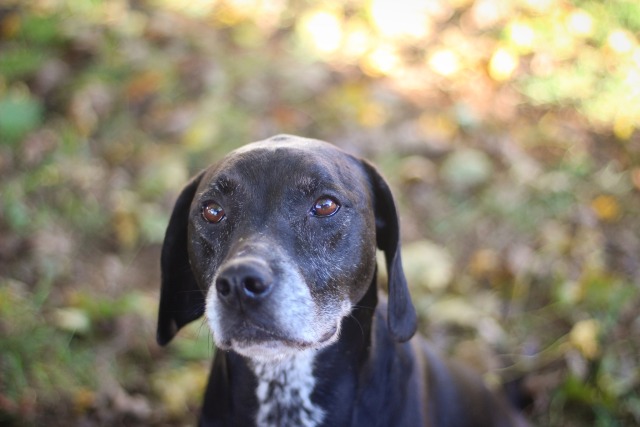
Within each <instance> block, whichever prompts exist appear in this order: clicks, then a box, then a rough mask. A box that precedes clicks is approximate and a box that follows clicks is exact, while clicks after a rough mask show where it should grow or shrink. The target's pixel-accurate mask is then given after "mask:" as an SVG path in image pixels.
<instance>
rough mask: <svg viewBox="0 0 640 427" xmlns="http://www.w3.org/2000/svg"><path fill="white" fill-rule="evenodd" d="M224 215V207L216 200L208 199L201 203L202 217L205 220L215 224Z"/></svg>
mask: <svg viewBox="0 0 640 427" xmlns="http://www.w3.org/2000/svg"><path fill="white" fill-rule="evenodd" d="M224 217H225V213H224V209H223V208H222V206H220V205H219V204H218V203H217V202H214V201H209V202H206V203H205V204H204V205H202V218H204V220H205V221H207V222H211V223H213V224H217V223H219V222H220V221H222V220H223V219H224Z"/></svg>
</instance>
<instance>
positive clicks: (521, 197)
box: [0, 0, 640, 426]
mask: <svg viewBox="0 0 640 427" xmlns="http://www.w3.org/2000/svg"><path fill="white" fill-rule="evenodd" d="M639 41H640V3H638V2H637V1H634V0H626V1H625V0H609V1H605V2H602V1H595V0H581V1H578V0H574V1H569V0H556V1H553V0H512V1H509V0H451V1H444V0H424V1H419V0H414V1H410V0H368V1H367V0H348V1H342V2H337V1H322V2H318V1H301V0H298V1H293V0H291V1H285V0H269V1H267V0H265V1H259V0H220V1H212V0H128V1H126V0H112V1H96V0H31V1H11V0H4V1H2V2H1V3H0V178H1V184H0V194H1V201H0V425H15V426H18V425H20V426H22V425H48V426H56V425H60V426H69V425H88V426H91V425H100V426H102V425H185V424H187V425H192V424H193V420H194V419H195V418H196V416H197V413H198V408H199V405H200V399H201V394H202V388H203V387H204V384H205V382H206V379H207V373H208V369H209V363H210V360H211V357H212V355H213V352H214V349H213V345H212V342H211V339H210V338H209V332H208V330H207V328H206V326H205V325H204V324H203V323H202V322H195V323H194V324H193V325H191V326H190V327H189V328H187V329H185V330H184V331H182V332H181V333H180V334H179V336H178V337H177V339H176V340H174V342H172V343H171V344H170V345H169V346H168V347H167V348H159V347H158V346H157V345H156V344H155V341H154V336H155V316H156V309H157V298H158V290H159V265H158V258H159V248H160V245H161V243H162V239H163V236H164V230H165V227H166V224H167V221H168V217H169V214H170V211H171V208H172V206H173V202H174V200H175V197H176V196H177V194H178V192H179V191H180V189H181V188H182V186H183V185H184V184H185V183H186V182H187V180H188V178H189V176H191V175H193V174H195V173H196V172H197V171H198V170H200V169H201V168H203V167H205V166H207V165H208V164H209V163H211V162H213V161H215V160H216V159H218V158H220V156H221V155H223V154H224V153H226V152H228V151H229V150H231V149H233V148H235V147H237V146H240V145H243V144H245V143H247V142H250V141H254V140H259V139H263V138H266V137H269V136H271V135H274V134H277V133H293V134H298V135H303V136H309V137H315V138H320V139H324V140H328V141H330V142H333V143H335V144H337V145H339V146H341V147H343V148H345V149H347V150H348V151H350V152H352V153H354V154H356V155H359V156H362V157H366V158H368V159H370V160H372V161H373V162H374V163H376V164H377V165H378V166H379V168H380V169H381V171H382V173H383V174H384V175H385V176H386V177H387V179H388V180H389V182H390V184H391V186H392V187H393V189H394V193H395V194H396V198H397V203H398V205H399V209H400V212H401V216H402V237H403V242H404V249H403V257H404V266H405V269H406V273H407V276H408V277H409V279H410V282H411V285H412V293H413V295H414V302H415V305H416V307H417V308H418V311H419V313H420V316H421V330H422V331H423V332H424V333H425V334H427V335H428V336H429V337H430V339H431V340H432V341H434V342H435V343H436V344H437V345H438V346H439V347H440V349H441V350H442V352H444V353H447V354H449V353H450V354H454V355H455V356H457V357H459V358H461V359H463V360H465V361H466V362H467V363H470V364H471V365H473V366H475V367H476V368H477V369H479V370H481V371H482V372H483V373H485V378H486V380H487V382H488V383H489V384H492V385H496V384H498V383H499V382H501V381H511V380H515V379H521V380H522V381H521V385H522V387H523V389H524V390H525V391H526V393H527V394H528V395H529V397H530V399H531V404H530V405H529V406H528V408H527V414H528V415H529V416H530V417H531V419H532V420H533V423H534V425H540V426H584V425H597V426H631V425H638V424H640V368H639V366H640V308H639V307H640V289H639V288H640V216H639V215H640V197H639V196H640V131H639V128H640V42H639Z"/></svg>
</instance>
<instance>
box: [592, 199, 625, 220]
mask: <svg viewBox="0 0 640 427" xmlns="http://www.w3.org/2000/svg"><path fill="white" fill-rule="evenodd" d="M591 209H593V211H594V212H595V214H596V216H597V217H598V218H599V219H600V220H602V221H608V222H612V221H616V220H617V219H618V218H619V217H620V204H619V203H618V201H617V200H616V198H615V197H613V196H609V195H606V194H601V195H600V196H598V197H596V198H595V199H593V200H592V201H591Z"/></svg>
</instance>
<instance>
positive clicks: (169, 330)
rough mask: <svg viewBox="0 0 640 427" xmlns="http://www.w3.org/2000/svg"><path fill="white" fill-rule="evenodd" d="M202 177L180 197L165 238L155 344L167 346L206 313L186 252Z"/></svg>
mask: <svg viewBox="0 0 640 427" xmlns="http://www.w3.org/2000/svg"><path fill="white" fill-rule="evenodd" d="M203 175H204V172H202V173H200V174H199V175H198V176H197V177H195V178H194V179H193V180H191V182H190V183H189V184H187V186H186V187H185V188H184V189H183V190H182V193H180V196H178V200H177V201H176V204H175V206H174V207H173V213H172V214H171V219H169V225H168V226H167V232H166V234H165V236H164V243H163V244H162V255H161V256H160V269H161V272H162V287H161V289H160V308H159V310H158V330H157V333H156V341H157V342H158V344H160V345H165V344H167V343H168V342H169V341H171V339H172V338H173V337H174V335H175V334H176V333H177V332H178V330H179V329H180V328H181V327H183V326H184V325H186V324H187V323H189V322H191V321H193V320H195V319H197V318H198V317H200V316H202V314H203V313H204V304H205V299H204V298H205V296H204V292H203V290H202V289H200V287H199V286H198V283H197V282H196V278H195V276H194V275H193V271H192V270H191V265H190V264H189V253H188V250H187V246H188V243H187V241H188V229H189V208H190V206H191V201H192V200H193V197H194V195H195V193H196V189H197V188H198V184H199V183H200V180H201V179H202V176H203Z"/></svg>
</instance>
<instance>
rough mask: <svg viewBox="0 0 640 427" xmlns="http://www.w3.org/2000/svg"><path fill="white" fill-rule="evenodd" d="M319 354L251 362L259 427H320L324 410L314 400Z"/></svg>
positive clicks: (303, 353) (312, 353)
mask: <svg viewBox="0 0 640 427" xmlns="http://www.w3.org/2000/svg"><path fill="white" fill-rule="evenodd" d="M316 354H317V351H315V350H307V351H303V352H300V353H298V354H295V355H292V356H287V357H286V358H283V359H281V360H277V361H267V362H262V361H255V360H253V361H251V362H250V366H251V368H252V370H253V372H254V374H255V375H256V379H257V381H258V386H257V388H256V398H257V400H258V413H257V416H256V424H257V425H258V426H317V425H319V424H320V423H321V422H322V420H323V418H324V415H325V413H324V411H323V410H322V409H321V408H320V407H319V406H318V405H316V404H314V403H313V402H312V401H311V393H312V392H313V390H314V388H315V386H316V378H315V377H314V375H313V365H314V361H315V357H316Z"/></svg>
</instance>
